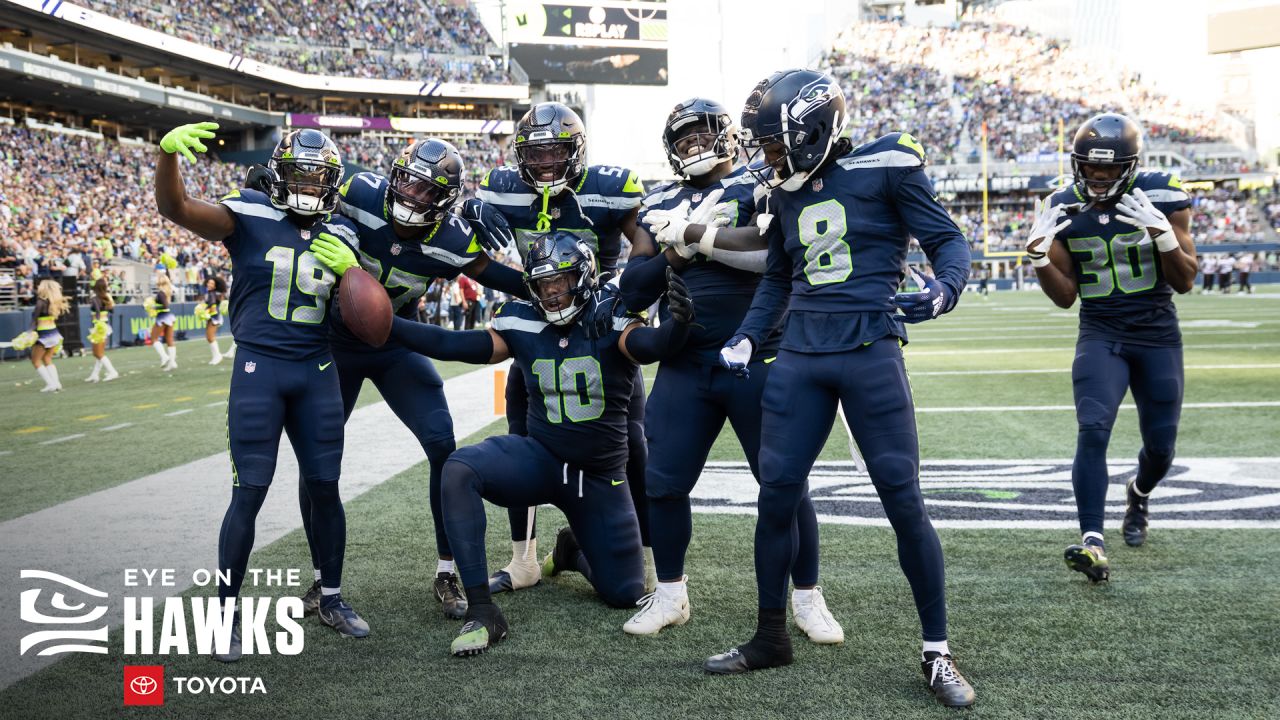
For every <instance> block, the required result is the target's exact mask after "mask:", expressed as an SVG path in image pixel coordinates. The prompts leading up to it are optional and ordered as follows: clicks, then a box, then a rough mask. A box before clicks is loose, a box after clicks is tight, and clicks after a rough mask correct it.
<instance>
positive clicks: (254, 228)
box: [221, 189, 356, 360]
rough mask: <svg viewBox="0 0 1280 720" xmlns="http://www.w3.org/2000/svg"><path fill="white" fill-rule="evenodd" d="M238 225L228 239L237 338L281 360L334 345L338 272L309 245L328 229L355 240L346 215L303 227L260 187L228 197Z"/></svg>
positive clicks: (225, 202) (302, 357) (227, 203)
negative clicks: (332, 297) (333, 295)
mask: <svg viewBox="0 0 1280 720" xmlns="http://www.w3.org/2000/svg"><path fill="white" fill-rule="evenodd" d="M221 203H222V204H223V205H225V206H227V208H228V209H230V210H231V213H232V215H233V216H234V217H235V223H236V229H235V231H234V232H232V233H231V234H230V235H228V236H227V237H226V239H224V240H223V241H222V243H223V244H224V245H226V247H227V252H228V253H230V255H231V265H232V269H233V272H234V281H233V282H232V285H231V300H230V303H229V305H230V314H231V334H232V335H234V336H235V339H236V344H238V345H241V346H244V347H246V348H248V349H250V350H252V351H254V352H258V353H262V354H263V355H267V356H270V357H276V358H280V359H282V360H306V359H308V358H312V357H316V356H319V355H324V354H326V353H328V352H329V323H328V317H329V314H328V310H329V294H330V292H331V291H332V290H333V283H334V281H335V279H336V278H335V277H334V275H333V273H332V272H331V271H330V270H329V269H328V268H326V267H325V266H324V265H323V264H322V263H321V262H320V261H319V260H317V259H316V257H315V255H313V254H312V253H311V251H310V250H309V248H310V246H311V240H312V238H314V237H315V236H316V235H317V234H319V233H322V232H327V233H331V234H333V235H335V236H337V237H339V238H342V239H343V240H346V241H347V242H349V243H352V244H355V241H356V229H355V226H354V225H352V224H351V222H350V221H348V220H347V219H345V218H341V217H338V216H334V215H325V216H317V218H316V220H315V221H314V222H313V223H311V224H310V225H309V226H307V227H299V226H298V225H297V224H296V223H295V222H293V221H292V220H291V219H290V218H289V215H288V213H286V212H285V211H283V210H280V209H277V208H276V207H275V206H274V205H272V204H271V201H270V200H268V199H267V196H266V195H264V194H263V193H261V192H258V191H257V190H248V189H244V190H235V191H232V192H231V193H230V194H229V195H227V196H226V197H224V198H222V200H221Z"/></svg>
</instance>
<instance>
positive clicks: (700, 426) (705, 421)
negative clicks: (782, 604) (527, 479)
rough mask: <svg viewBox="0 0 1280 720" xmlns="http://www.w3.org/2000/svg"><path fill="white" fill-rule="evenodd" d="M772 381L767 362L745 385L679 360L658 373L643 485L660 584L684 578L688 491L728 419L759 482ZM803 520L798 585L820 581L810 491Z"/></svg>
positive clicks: (794, 571) (758, 364) (689, 527)
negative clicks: (764, 401)
mask: <svg viewBox="0 0 1280 720" xmlns="http://www.w3.org/2000/svg"><path fill="white" fill-rule="evenodd" d="M768 376H769V365H768V364H766V363H765V362H764V361H763V360H757V361H755V362H753V363H751V374H750V377H748V378H747V379H746V380H740V379H738V378H736V377H734V376H733V373H731V372H729V371H728V370H726V369H724V368H722V367H720V366H719V365H700V364H697V363H692V362H687V361H679V360H677V361H674V362H664V363H662V364H661V365H660V366H659V367H658V376H657V378H655V379H654V382H653V391H652V392H650V393H649V402H648V407H647V408H646V414H645V425H644V427H645V435H646V436H647V438H648V440H649V449H650V450H651V451H652V452H650V454H649V463H648V476H647V478H646V481H645V492H646V494H647V495H648V498H647V499H648V502H649V537H650V538H651V539H652V540H653V562H654V565H655V566H656V569H657V571H658V579H659V580H663V581H666V582H671V581H675V580H679V579H680V578H681V577H682V576H683V575H684V557H685V553H686V552H687V551H688V549H689V541H690V540H691V538H692V537H693V515H692V512H691V509H690V503H689V493H690V492H691V491H692V490H693V486H694V485H695V484H697V482H698V477H699V476H700V475H701V474H702V468H703V466H704V465H706V463H707V455H708V454H709V453H710V452H711V446H712V445H713V444H714V443H715V441H716V438H717V437H719V435H720V430H721V428H723V427H724V421H725V420H726V419H727V420H728V421H729V424H730V425H731V426H732V427H733V432H734V434H735V435H737V436H738V442H739V443H741V444H742V452H743V454H745V455H746V456H747V463H748V464H749V465H750V466H751V474H752V475H754V476H755V478H756V482H759V481H760V469H759V466H758V464H757V459H758V457H759V454H760V413H761V410H760V399H761V396H762V395H763V394H764V387H765V380H766V378H768ZM797 522H798V523H799V532H800V544H799V549H798V551H797V555H796V561H795V564H794V565H793V567H792V568H791V579H792V581H793V582H795V584H796V586H798V587H809V586H812V585H815V584H817V582H818V518H817V515H816V514H815V512H814V509H813V501H812V500H810V499H809V494H808V492H807V491H806V492H805V494H804V497H803V498H801V500H800V508H799V513H798V518H797Z"/></svg>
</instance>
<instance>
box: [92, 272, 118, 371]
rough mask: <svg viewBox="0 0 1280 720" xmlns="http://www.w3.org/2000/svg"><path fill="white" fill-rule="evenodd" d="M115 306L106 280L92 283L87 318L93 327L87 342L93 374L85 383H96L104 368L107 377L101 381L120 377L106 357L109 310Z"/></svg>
mask: <svg viewBox="0 0 1280 720" xmlns="http://www.w3.org/2000/svg"><path fill="white" fill-rule="evenodd" d="M115 305H116V302H115V300H112V299H111V293H110V292H108V291H107V279H106V278H104V277H99V278H98V279H97V280H96V281H95V282H94V283H93V299H92V300H91V301H90V312H89V317H90V318H92V320H93V326H92V328H91V329H90V330H89V342H90V343H92V344H93V358H94V360H93V372H91V373H89V377H87V378H85V379H84V381H85V382H91V383H96V382H98V380H99V377H98V376H99V374H101V372H102V370H103V369H104V368H105V369H106V371H107V376H106V377H104V378H101V379H102V380H103V381H105V382H111V381H112V380H115V379H116V378H118V377H120V373H118V372H116V369H115V367H113V366H112V365H111V358H109V357H107V338H108V337H110V335H111V324H110V318H111V308H113V307H115Z"/></svg>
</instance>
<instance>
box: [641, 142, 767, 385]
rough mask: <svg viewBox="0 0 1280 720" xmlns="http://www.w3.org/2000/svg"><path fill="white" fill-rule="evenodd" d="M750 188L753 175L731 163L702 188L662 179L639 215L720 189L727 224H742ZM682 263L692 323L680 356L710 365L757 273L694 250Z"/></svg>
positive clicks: (751, 198)
mask: <svg viewBox="0 0 1280 720" xmlns="http://www.w3.org/2000/svg"><path fill="white" fill-rule="evenodd" d="M756 188H757V183H756V180H755V177H753V176H752V175H751V173H749V172H747V169H746V168H745V167H738V168H735V169H734V170H733V172H731V173H729V174H728V175H726V176H724V177H723V178H721V179H720V181H719V182H717V183H714V184H712V185H709V186H707V187H705V188H695V187H693V186H692V185H689V184H688V183H685V182H683V181H679V180H677V181H673V182H669V183H664V184H662V185H659V186H658V187H656V188H654V189H653V190H652V191H650V192H649V193H648V194H647V195H645V196H644V201H643V202H642V207H641V210H640V216H641V218H643V217H644V214H645V213H646V212H648V211H650V210H670V209H672V208H674V207H676V206H677V205H679V204H680V203H682V202H685V201H686V200H687V201H688V202H689V205H690V207H696V206H697V205H698V203H700V202H702V199H703V198H704V197H705V196H706V195H707V194H709V193H711V192H714V191H716V190H723V191H724V194H723V195H721V196H720V202H721V203H728V204H730V205H732V206H733V207H734V214H733V222H732V223H731V224H730V225H729V226H728V227H744V226H747V225H749V224H750V223H751V218H752V216H754V215H755V211H756V201H755V190H756ZM645 229H646V230H648V231H649V234H650V235H653V234H654V232H653V229H652V228H650V227H648V226H646V227H645ZM687 263H688V264H686V265H685V267H684V269H683V270H681V271H680V277H682V278H683V279H684V281H685V284H686V285H688V286H689V294H690V295H692V296H693V306H694V313H695V315H696V316H697V322H695V323H694V324H693V325H692V326H691V327H690V328H689V339H688V341H687V342H686V343H685V345H684V352H683V353H682V357H686V358H689V359H692V360H694V361H695V362H698V363H701V364H706V365H715V364H716V363H717V362H719V357H720V348H721V347H723V346H724V344H725V342H727V341H728V340H729V338H731V337H733V336H734V334H735V333H737V332H738V325H740V324H741V323H742V318H743V317H744V316H745V315H746V314H747V309H748V308H750V307H751V299H752V298H753V297H755V293H756V286H757V285H758V284H759V283H760V275H758V274H756V273H753V272H749V271H747V270H739V269H738V268H732V267H729V266H728V265H724V264H722V263H718V262H713V261H711V260H708V259H707V257H706V256H705V255H695V256H694V257H693V259H692V260H689V261H687ZM659 313H660V317H661V318H662V319H663V320H664V321H665V320H666V319H667V318H668V317H669V315H668V313H667V304H666V299H665V298H664V299H663V302H662V305H661V307H660V308H659ZM778 338H779V333H777V332H774V333H771V334H770V335H769V338H768V339H767V340H766V341H765V342H764V343H763V345H762V346H761V347H760V348H758V349H757V354H761V353H764V354H765V355H766V356H769V355H773V354H775V353H776V350H777V347H778Z"/></svg>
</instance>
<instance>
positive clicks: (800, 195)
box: [741, 133, 969, 353]
mask: <svg viewBox="0 0 1280 720" xmlns="http://www.w3.org/2000/svg"><path fill="white" fill-rule="evenodd" d="M765 202H766V203H767V205H766V207H767V209H768V212H769V213H770V214H772V215H773V216H774V217H773V220H772V222H771V223H770V224H769V227H768V232H767V235H768V238H769V260H768V266H767V267H766V269H765V276H764V280H763V281H762V283H761V285H760V288H759V289H758V290H757V292H756V298H755V301H754V302H753V303H752V306H751V311H750V312H749V313H747V317H746V319H745V320H744V321H743V324H742V328H741V331H742V332H744V333H747V334H748V335H749V336H750V337H751V338H752V340H753V341H754V342H756V343H757V345H758V344H759V338H761V337H763V336H765V335H766V334H767V333H768V331H769V330H770V329H771V328H772V327H773V326H774V324H775V323H777V321H778V318H779V317H780V316H781V314H782V312H783V311H784V310H787V320H786V327H785V328H784V330H783V336H782V348H783V349H784V350H792V351H795V352H810V353H825V352H839V351H843V350H849V349H852V348H856V347H859V346H861V345H863V344H865V343H869V342H873V341H875V340H879V339H880V338H883V337H886V336H892V337H897V338H900V339H902V340H904V341H905V340H906V337H907V333H906V328H905V327H904V326H903V323H902V320H901V315H899V314H897V312H896V306H895V305H894V304H893V296H894V295H895V294H896V293H897V290H898V284H899V282H900V281H901V280H902V277H903V263H904V261H905V260H906V257H907V246H908V244H909V243H910V240H911V238H912V237H914V238H916V240H917V241H918V242H919V243H920V247H922V248H923V249H924V251H925V254H926V255H928V257H929V260H930V262H931V263H932V265H933V272H934V274H935V276H936V277H937V278H938V280H939V282H941V283H942V284H943V285H945V286H946V287H947V289H948V290H949V291H950V295H951V302H952V303H954V302H955V301H956V300H958V299H959V297H960V293H961V292H962V291H963V290H964V286H965V283H966V282H967V281H968V278H969V244H968V242H967V241H966V240H965V238H964V234H963V233H962V232H960V229H959V228H958V227H956V223H955V221H954V220H952V219H951V215H950V214H948V213H947V210H946V208H944V207H942V205H941V203H939V202H938V198H937V195H936V194H935V193H934V191H933V184H932V183H930V182H929V178H928V177H927V176H926V175H925V173H924V148H923V147H921V145H920V143H919V142H917V141H916V139H915V138H913V137H912V136H910V135H908V134H906V133H890V134H888V135H885V136H883V137H881V138H878V139H876V140H873V141H871V142H868V143H864V144H862V145H859V146H857V147H855V148H853V149H852V150H850V151H849V152H848V153H846V154H845V155H844V156H843V157H840V158H838V159H836V160H835V162H832V163H830V164H828V166H827V167H826V169H824V170H823V172H822V174H821V175H819V176H817V177H811V178H810V179H809V180H808V181H807V182H806V183H805V184H804V186H803V187H801V188H800V189H798V190H796V191H795V192H785V191H782V190H774V191H772V192H771V193H770V194H769V196H768V198H767V200H766V201H765ZM788 289H789V291H790V292H789V299H790V306H789V308H788V305H787V301H788Z"/></svg>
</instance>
